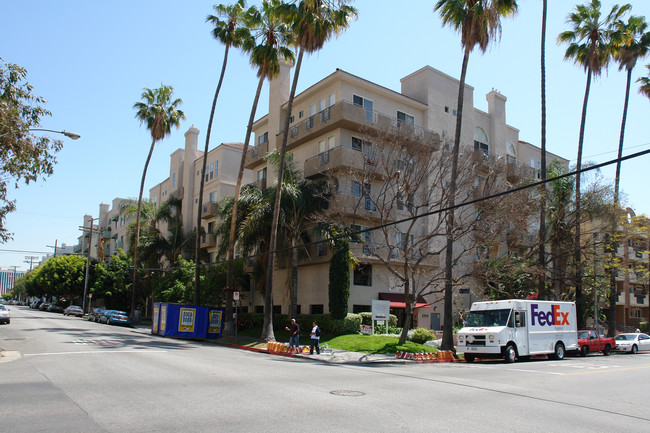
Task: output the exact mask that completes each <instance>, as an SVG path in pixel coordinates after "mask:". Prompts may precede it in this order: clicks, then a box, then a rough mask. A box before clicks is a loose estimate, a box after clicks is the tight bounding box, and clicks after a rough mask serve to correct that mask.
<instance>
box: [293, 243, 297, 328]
mask: <svg viewBox="0 0 650 433" xmlns="http://www.w3.org/2000/svg"><path fill="white" fill-rule="evenodd" d="M296 244H297V242H296V240H295V238H294V239H293V240H292V241H291V248H292V249H291V317H294V318H295V317H297V316H298V248H296Z"/></svg>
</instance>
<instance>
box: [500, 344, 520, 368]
mask: <svg viewBox="0 0 650 433" xmlns="http://www.w3.org/2000/svg"><path fill="white" fill-rule="evenodd" d="M503 354H504V358H505V361H506V363H507V364H512V363H513V362H515V358H516V357H517V351H516V350H515V346H513V345H512V344H508V345H507V346H506V350H505V351H504V352H503Z"/></svg>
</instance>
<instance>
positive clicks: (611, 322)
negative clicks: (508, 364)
mask: <svg viewBox="0 0 650 433" xmlns="http://www.w3.org/2000/svg"><path fill="white" fill-rule="evenodd" d="M631 82H632V68H628V69H627V83H626V85H625V103H624V104H623V119H622V121H621V134H620V137H619V140H618V161H616V177H615V178H614V211H613V213H612V229H611V236H614V233H616V228H617V225H618V224H617V223H618V214H619V212H618V210H619V184H620V180H621V158H622V157H623V142H624V140H625V123H626V122H627V108H628V104H629V101H630V84H631ZM607 248H608V250H609V254H610V261H611V262H612V263H613V262H614V258H615V255H616V249H615V247H614V246H609V245H608V246H607ZM608 273H609V287H610V292H609V309H608V311H607V316H608V317H607V319H608V320H607V322H608V329H607V330H608V333H609V335H615V334H616V301H617V299H618V291H617V290H616V270H615V269H614V266H610V267H609V268H608Z"/></svg>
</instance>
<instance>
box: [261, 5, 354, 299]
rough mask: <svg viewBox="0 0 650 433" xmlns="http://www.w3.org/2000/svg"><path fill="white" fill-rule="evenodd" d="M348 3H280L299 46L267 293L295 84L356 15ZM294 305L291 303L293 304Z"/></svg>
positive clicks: (270, 270)
mask: <svg viewBox="0 0 650 433" xmlns="http://www.w3.org/2000/svg"><path fill="white" fill-rule="evenodd" d="M346 3H347V1H346V0H300V1H294V2H293V3H292V4H284V5H282V6H281V7H280V13H282V15H283V16H284V17H285V20H286V21H287V22H288V23H291V24H290V25H291V29H292V31H293V33H294V37H295V42H296V45H297V47H298V60H297V62H296V67H295V71H294V76H293V82H292V84H291V91H290V93H289V101H288V103H287V114H286V117H285V123H284V133H283V134H282V144H281V146H280V161H279V163H278V181H277V185H276V194H275V204H274V207H273V221H272V224H271V245H270V249H269V250H270V251H269V254H270V255H271V256H270V257H269V263H268V270H267V272H266V278H267V283H266V284H267V291H266V293H267V296H270V295H269V294H270V293H271V292H272V290H271V289H272V287H273V266H274V260H273V257H274V252H275V246H276V245H277V234H278V228H279V227H278V225H279V218H280V199H281V196H282V194H281V193H280V191H282V182H283V178H284V169H285V163H284V162H285V155H286V151H287V140H288V137H289V124H290V119H291V111H292V108H293V100H294V97H295V95H296V87H297V86H298V78H299V76H300V68H301V66H302V59H303V56H304V54H305V53H308V54H312V53H315V52H317V51H319V50H320V49H321V48H323V46H324V45H325V42H327V41H328V40H329V39H330V38H331V37H332V36H333V35H338V34H340V33H341V32H343V31H344V30H345V29H346V28H347V27H348V26H349V22H350V20H351V19H352V18H354V17H356V16H357V10H356V9H355V8H353V7H352V6H349V5H347V4H346ZM296 254H297V252H296ZM296 260H297V259H296ZM296 275H297V269H296ZM296 279H297V276H296ZM296 284H297V283H296ZM294 290H295V288H294ZM294 307H295V306H292V308H294Z"/></svg>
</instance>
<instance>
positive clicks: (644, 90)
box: [636, 65, 650, 98]
mask: <svg viewBox="0 0 650 433" xmlns="http://www.w3.org/2000/svg"><path fill="white" fill-rule="evenodd" d="M645 67H646V69H647V70H648V76H647V77H641V78H639V79H638V80H636V81H637V83H641V85H640V86H639V93H640V94H642V95H646V96H647V97H648V98H650V65H645Z"/></svg>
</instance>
